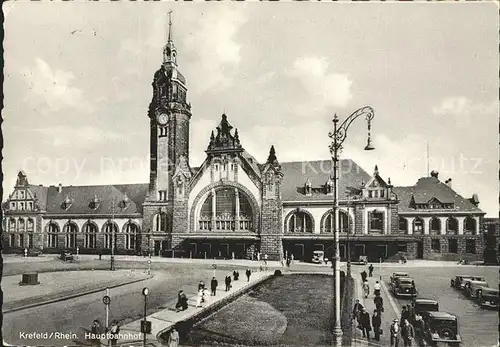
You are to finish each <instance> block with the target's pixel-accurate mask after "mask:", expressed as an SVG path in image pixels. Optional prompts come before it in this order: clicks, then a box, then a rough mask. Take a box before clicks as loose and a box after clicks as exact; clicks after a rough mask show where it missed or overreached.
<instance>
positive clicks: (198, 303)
mask: <svg viewBox="0 0 500 347" xmlns="http://www.w3.org/2000/svg"><path fill="white" fill-rule="evenodd" d="M202 302H203V289H200V290H199V291H198V296H197V297H196V307H202V305H201V303H202Z"/></svg>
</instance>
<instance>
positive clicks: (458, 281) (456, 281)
mask: <svg viewBox="0 0 500 347" xmlns="http://www.w3.org/2000/svg"><path fill="white" fill-rule="evenodd" d="M469 279H470V280H473V281H484V277H481V276H472V275H458V276H455V278H452V279H451V281H450V286H451V287H454V288H456V289H463V288H464V281H465V280H469Z"/></svg>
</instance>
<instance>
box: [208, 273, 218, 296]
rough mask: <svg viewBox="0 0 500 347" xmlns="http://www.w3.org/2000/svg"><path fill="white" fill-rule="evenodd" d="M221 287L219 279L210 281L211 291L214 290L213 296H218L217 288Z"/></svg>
mask: <svg viewBox="0 0 500 347" xmlns="http://www.w3.org/2000/svg"><path fill="white" fill-rule="evenodd" d="M218 285H219V282H217V279H216V278H215V277H213V278H212V281H210V289H212V295H213V296H215V295H216V294H217V286H218Z"/></svg>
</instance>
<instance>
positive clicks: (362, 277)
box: [361, 270, 368, 283]
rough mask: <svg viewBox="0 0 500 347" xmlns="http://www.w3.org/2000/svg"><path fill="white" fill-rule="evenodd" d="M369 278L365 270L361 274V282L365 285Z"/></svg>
mask: <svg viewBox="0 0 500 347" xmlns="http://www.w3.org/2000/svg"><path fill="white" fill-rule="evenodd" d="M367 277H368V275H367V273H366V271H365V270H363V272H362V273H361V281H362V282H363V283H364V282H365V281H366V278H367Z"/></svg>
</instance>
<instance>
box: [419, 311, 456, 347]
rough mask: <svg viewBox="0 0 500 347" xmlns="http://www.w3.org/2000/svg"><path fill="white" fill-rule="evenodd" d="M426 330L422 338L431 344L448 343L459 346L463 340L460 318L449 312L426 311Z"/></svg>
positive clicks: (424, 320)
mask: <svg viewBox="0 0 500 347" xmlns="http://www.w3.org/2000/svg"><path fill="white" fill-rule="evenodd" d="M422 320H423V322H424V324H423V325H424V331H423V333H422V334H421V336H420V338H421V339H422V340H424V341H425V342H426V343H427V344H428V345H430V346H438V345H443V344H447V345H449V346H458V345H459V344H460V343H461V342H462V338H461V337H460V328H459V324H458V318H457V317H456V316H455V315H453V314H451V313H448V312H439V311H432V312H424V313H423V314H422Z"/></svg>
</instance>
